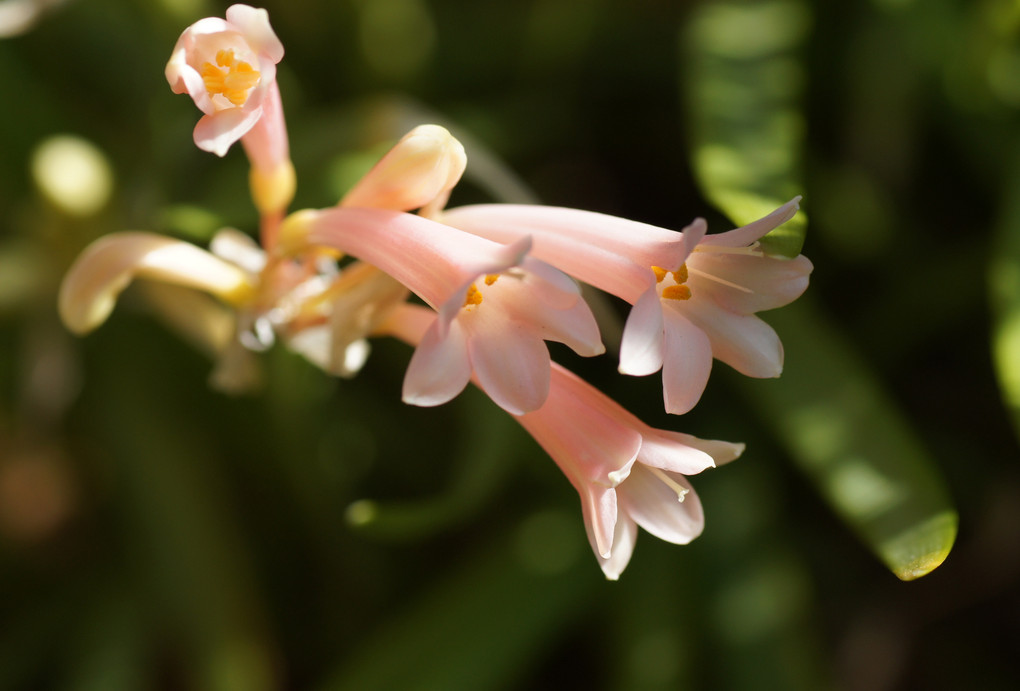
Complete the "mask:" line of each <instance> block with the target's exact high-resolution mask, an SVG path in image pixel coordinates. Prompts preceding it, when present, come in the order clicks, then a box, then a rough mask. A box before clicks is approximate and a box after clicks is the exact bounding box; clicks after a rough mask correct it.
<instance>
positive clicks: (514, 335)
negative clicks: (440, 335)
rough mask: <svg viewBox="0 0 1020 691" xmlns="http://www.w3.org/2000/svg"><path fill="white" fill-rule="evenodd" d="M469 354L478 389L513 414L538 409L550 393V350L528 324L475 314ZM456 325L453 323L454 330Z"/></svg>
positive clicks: (470, 329) (469, 326)
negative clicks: (526, 325)
mask: <svg viewBox="0 0 1020 691" xmlns="http://www.w3.org/2000/svg"><path fill="white" fill-rule="evenodd" d="M472 316H473V317H474V318H472V319H470V322H471V323H470V324H465V325H464V328H465V329H467V330H469V333H470V336H469V338H468V354H469V356H470V358H471V368H472V369H473V370H474V374H475V378H476V380H477V381H478V386H479V388H481V389H482V391H484V392H485V393H486V394H488V396H489V398H491V399H492V400H493V401H494V402H495V403H496V405H498V406H499V407H500V408H502V409H503V410H505V411H507V412H508V413H510V414H511V415H521V414H523V413H529V412H531V411H533V410H538V409H539V408H541V407H542V404H543V403H545V399H546V398H547V397H548V395H549V350H548V348H546V345H545V343H543V342H542V339H541V338H539V337H536V336H535V335H534V334H532V333H531V331H530V330H529V329H527V327H524V326H522V325H520V324H517V323H514V322H509V323H505V322H504V321H503V320H502V319H499V315H494V316H491V317H487V316H483V315H481V314H478V315H472ZM452 330H453V327H452V326H451V331H452Z"/></svg>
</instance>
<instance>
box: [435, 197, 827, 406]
mask: <svg viewBox="0 0 1020 691" xmlns="http://www.w3.org/2000/svg"><path fill="white" fill-rule="evenodd" d="M799 201H800V197H797V198H796V199H793V200H792V201H790V202H788V203H786V204H784V205H783V206H781V207H780V208H779V209H777V210H776V211H774V212H773V213H771V214H769V215H768V216H766V217H765V218H762V219H760V220H758V221H755V222H754V223H751V224H749V225H747V226H744V227H742V228H737V229H736V230H731V231H729V232H726V233H721V234H719V235H707V236H706V235H705V232H706V225H705V222H704V221H703V220H702V219H698V220H696V221H694V223H692V224H691V225H690V226H688V227H687V228H685V229H684V230H683V232H682V233H677V232H674V231H669V230H665V229H662V228H656V227H654V226H649V225H647V224H643V223H636V222H633V221H627V220H624V219H620V218H615V217H612V216H607V215H604V214H598V213H593V212H589V211H579V210H576V209H564V208H554V207H542V206H528V205H514V204H484V205H477V206H466V207H461V208H457V209H451V210H448V211H446V212H444V213H443V214H442V216H441V220H442V221H443V222H444V223H447V224H450V225H453V226H455V227H457V228H461V229H463V230H466V231H468V232H471V233H474V234H477V235H479V236H482V237H487V238H490V239H492V240H495V241H497V242H510V241H512V240H514V239H515V238H519V237H522V236H530V237H532V238H533V249H532V253H533V254H534V255H535V256H536V257H538V258H539V259H542V260H544V261H547V262H549V263H550V264H552V265H553V266H556V267H557V268H559V269H560V270H562V271H564V272H566V273H568V274H570V275H571V276H573V277H575V278H577V279H578V280H581V281H584V282H586V283H590V284H591V285H593V286H595V287H597V288H600V289H602V290H605V291H606V292H609V293H611V294H614V295H617V296H618V297H620V298H623V299H624V300H626V301H628V302H630V303H631V304H632V305H633V306H634V307H633V309H632V310H631V313H630V316H629V317H628V319H627V323H626V326H625V328H624V334H623V343H622V345H621V350H620V372H622V373H624V374H632V375H638V376H642V375H647V374H652V373H653V372H656V371H658V370H659V369H660V368H661V369H662V377H663V398H664V401H665V406H666V410H667V411H668V412H670V413H685V412H687V411H688V410H690V409H691V408H692V407H694V405H695V404H696V403H697V402H698V400H699V399H700V398H701V394H702V392H703V391H704V389H705V385H706V384H707V382H708V375H709V372H710V370H711V366H712V358H713V357H715V358H717V359H719V360H722V361H723V362H725V363H727V364H728V365H730V366H731V367H733V368H734V369H736V370H737V371H739V372H741V373H743V374H745V375H747V376H751V377H777V376H779V374H780V373H781V372H782V367H783V347H782V343H781V342H780V341H779V338H778V336H776V333H775V331H773V330H772V328H771V327H770V326H769V325H768V324H766V323H765V322H764V321H762V320H761V319H759V318H758V317H756V316H755V312H759V311H763V310H768V309H773V308H775V307H780V306H782V305H785V304H788V303H790V302H792V301H793V300H795V299H796V298H797V297H798V296H799V295H800V294H801V293H803V292H804V290H805V289H806V288H807V284H808V276H809V274H810V273H811V269H812V266H811V262H810V261H808V260H807V258H806V257H803V256H798V257H797V258H795V259H783V258H776V257H769V256H766V255H765V254H764V253H763V252H762V251H761V248H760V245H759V244H758V240H759V239H760V238H761V237H763V236H764V235H765V234H766V233H768V232H769V231H770V230H772V229H774V228H776V227H777V226H779V225H781V224H783V223H785V222H786V221H788V220H789V219H790V218H792V217H793V215H794V214H795V213H796V212H797V209H798V202H799Z"/></svg>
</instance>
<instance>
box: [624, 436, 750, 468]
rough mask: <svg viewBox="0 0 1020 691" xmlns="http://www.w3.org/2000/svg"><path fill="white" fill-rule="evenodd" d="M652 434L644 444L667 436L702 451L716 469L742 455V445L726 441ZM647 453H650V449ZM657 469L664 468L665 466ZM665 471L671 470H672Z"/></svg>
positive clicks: (649, 463) (643, 449)
mask: <svg viewBox="0 0 1020 691" xmlns="http://www.w3.org/2000/svg"><path fill="white" fill-rule="evenodd" d="M653 432H654V435H647V436H646V437H645V441H646V443H647V442H649V440H650V439H651V437H652V436H661V435H664V434H665V435H668V436H670V437H672V438H674V439H675V440H676V441H678V442H680V443H681V444H686V445H687V446H691V447H694V448H695V449H699V450H701V451H704V452H705V453H707V454H708V455H709V456H711V457H712V460H713V461H714V462H715V465H716V466H717V467H718V466H721V465H725V464H727V463H729V462H730V461H735V460H736V459H738V458H740V455H741V454H743V453H744V444H739V443H733V442H728V441H719V440H716V439H699V438H698V437H695V436H692V435H690V434H684V433H682V432H667V431H665V430H653ZM645 449H646V447H642V451H643V452H644V451H645ZM649 452H651V451H650V449H649ZM647 464H648V465H657V464H656V463H651V462H647ZM658 467H664V468H665V467H666V466H658ZM666 469H667V470H673V469H672V468H666Z"/></svg>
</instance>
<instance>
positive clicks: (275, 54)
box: [226, 5, 283, 62]
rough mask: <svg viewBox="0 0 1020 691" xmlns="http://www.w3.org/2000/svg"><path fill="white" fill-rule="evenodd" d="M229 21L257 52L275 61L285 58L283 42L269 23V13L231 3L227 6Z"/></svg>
mask: <svg viewBox="0 0 1020 691" xmlns="http://www.w3.org/2000/svg"><path fill="white" fill-rule="evenodd" d="M226 17H227V21H228V22H229V23H230V24H232V25H233V28H234V29H236V30H237V31H239V32H240V33H241V34H242V35H243V36H244V38H245V40H246V41H247V42H248V44H249V45H250V46H251V47H252V48H253V49H254V50H255V52H257V53H262V54H264V55H266V56H267V57H268V58H269V59H270V60H272V61H273V62H280V60H282V59H283V43H281V42H280V39H279V38H277V36H276V32H274V31H273V27H272V26H270V24H269V13H268V12H267V11H266V10H264V9H255V8H254V7H250V6H248V5H231V6H230V7H228V8H227V13H226Z"/></svg>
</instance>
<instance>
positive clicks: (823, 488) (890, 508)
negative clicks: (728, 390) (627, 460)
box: [747, 298, 957, 580]
mask: <svg viewBox="0 0 1020 691" xmlns="http://www.w3.org/2000/svg"><path fill="white" fill-rule="evenodd" d="M767 316H768V320H769V322H770V323H771V324H772V325H773V326H774V327H775V328H776V330H777V331H778V332H779V333H780V335H781V336H782V338H783V342H784V345H785V347H786V353H787V358H786V366H785V369H784V371H783V376H782V377H780V378H779V379H778V380H777V381H749V382H748V385H747V388H748V390H749V392H750V393H751V396H752V399H753V400H754V401H755V402H756V403H757V404H758V407H759V408H760V411H761V415H762V417H763V418H765V419H766V420H767V421H768V422H770V423H771V424H772V425H773V426H774V429H775V431H776V433H777V434H778V435H779V436H780V438H781V439H782V441H783V442H784V443H785V445H786V446H787V448H788V449H789V451H790V453H791V455H792V457H793V459H794V460H795V461H796V462H797V464H798V465H799V466H800V467H801V469H802V470H803V471H804V472H805V473H806V474H807V475H808V476H809V477H811V479H812V480H814V482H815V484H816V485H817V487H818V489H819V491H820V492H821V493H822V495H823V496H824V497H825V498H826V500H827V501H828V502H829V504H830V506H831V507H832V508H833V510H834V511H836V513H837V514H839V516H840V517H841V518H842V519H843V520H844V521H845V522H846V523H847V524H848V525H849V526H850V527H851V528H853V530H854V531H855V532H856V533H857V534H858V536H859V537H860V538H861V540H862V541H863V542H864V543H865V544H866V545H867V546H868V547H870V548H871V550H872V551H874V552H875V554H876V555H877V556H878V557H879V558H880V559H881V560H882V561H883V562H884V563H885V564H886V566H888V567H889V569H890V570H891V571H892V572H893V573H895V574H896V575H897V576H898V577H899V578H901V579H903V580H913V579H915V578H919V577H921V576H923V575H925V574H927V573H928V572H930V571H932V570H933V569H935V568H936V567H937V566H939V564H941V563H942V562H943V560H944V559H945V558H946V556H947V555H948V554H949V551H950V549H951V548H952V546H953V541H954V540H955V538H956V529H957V514H956V511H955V509H954V507H953V504H952V502H951V500H950V498H949V496H948V494H947V492H946V488H945V484H944V480H943V478H942V476H941V472H940V471H939V468H938V466H937V465H936V464H935V462H934V460H933V459H932V458H931V456H930V455H929V453H928V452H927V451H926V449H925V448H924V445H923V444H922V442H921V440H920V439H918V438H917V436H916V434H915V433H914V431H913V430H912V429H911V427H910V425H909V423H908V422H907V421H906V420H905V419H904V418H903V416H902V414H901V413H900V411H899V410H898V409H897V407H896V405H895V404H894V403H893V401H892V400H890V398H889V396H888V395H887V394H886V392H885V390H884V388H883V386H882V384H881V382H880V381H878V380H877V379H876V377H875V375H874V374H873V373H872V372H871V371H869V369H868V367H867V365H866V364H865V363H864V362H863V361H862V360H861V359H860V357H859V356H858V355H857V354H856V353H855V351H854V349H853V348H852V347H851V346H850V345H849V341H848V339H847V338H846V337H845V336H844V335H843V334H841V333H840V332H839V330H838V329H837V328H836V327H835V326H833V325H832V324H831V323H830V320H829V318H828V316H827V315H826V314H825V313H824V312H822V311H821V310H820V309H819V308H817V307H815V305H814V303H812V302H811V301H810V300H809V299H808V298H801V300H800V301H799V302H797V303H795V304H794V305H791V306H789V307H785V308H783V309H781V310H776V311H775V312H770V313H768V315H767Z"/></svg>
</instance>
